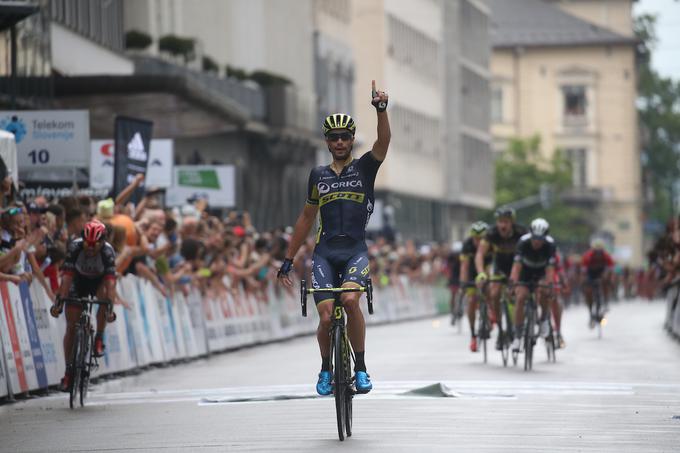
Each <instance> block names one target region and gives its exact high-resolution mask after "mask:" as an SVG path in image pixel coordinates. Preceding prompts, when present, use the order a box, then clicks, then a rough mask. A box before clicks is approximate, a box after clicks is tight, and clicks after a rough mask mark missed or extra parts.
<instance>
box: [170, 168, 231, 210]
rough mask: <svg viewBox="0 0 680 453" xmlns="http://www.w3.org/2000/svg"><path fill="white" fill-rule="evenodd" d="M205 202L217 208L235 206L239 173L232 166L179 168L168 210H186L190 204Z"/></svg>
mask: <svg viewBox="0 0 680 453" xmlns="http://www.w3.org/2000/svg"><path fill="white" fill-rule="evenodd" d="M193 198H205V199H207V200H208V204H209V205H210V206H212V207H216V208H232V207H234V206H236V169H235V168H234V166H233V165H177V166H176V167H175V178H174V181H173V185H172V187H170V188H169V189H168V192H167V196H166V203H167V205H168V206H183V205H185V204H186V203H187V200H189V199H193Z"/></svg>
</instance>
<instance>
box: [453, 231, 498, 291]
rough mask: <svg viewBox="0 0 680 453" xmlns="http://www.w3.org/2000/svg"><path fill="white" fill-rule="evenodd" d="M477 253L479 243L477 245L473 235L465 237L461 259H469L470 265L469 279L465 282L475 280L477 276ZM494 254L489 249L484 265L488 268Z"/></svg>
mask: <svg viewBox="0 0 680 453" xmlns="http://www.w3.org/2000/svg"><path fill="white" fill-rule="evenodd" d="M476 255H477V245H475V240H474V238H472V237H469V238H467V239H465V241H464V242H463V250H462V252H461V254H460V261H461V262H462V261H469V262H470V264H469V265H468V281H467V282H463V283H470V282H474V281H475V278H476V277H477V267H476V266H475V256H476ZM492 258H493V254H492V253H491V250H489V251H488V252H487V254H486V256H484V267H485V268H486V267H487V266H488V265H489V264H491V260H492Z"/></svg>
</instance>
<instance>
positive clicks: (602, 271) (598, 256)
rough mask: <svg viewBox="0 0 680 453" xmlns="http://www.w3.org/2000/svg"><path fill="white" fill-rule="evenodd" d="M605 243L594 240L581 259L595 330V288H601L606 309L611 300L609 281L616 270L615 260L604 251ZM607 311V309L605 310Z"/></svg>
mask: <svg viewBox="0 0 680 453" xmlns="http://www.w3.org/2000/svg"><path fill="white" fill-rule="evenodd" d="M604 246H605V244H604V241H603V240H602V239H594V240H593V241H592V243H591V246H590V249H588V250H587V251H586V253H584V254H583V257H582V258H581V266H583V270H584V272H585V278H586V280H587V281H586V284H585V285H583V294H584V295H585V298H586V304H587V305H588V313H589V317H590V318H589V319H590V321H589V325H590V328H591V329H594V328H595V326H596V325H597V320H596V319H595V316H594V315H593V312H592V306H593V288H594V287H595V286H596V285H599V286H600V291H601V292H602V293H601V294H602V298H603V304H604V306H605V307H606V305H607V301H608V300H609V297H608V296H609V284H608V282H609V280H610V279H611V278H612V271H613V268H614V260H613V259H612V257H611V255H610V254H609V253H607V251H606V250H605V249H604ZM605 310H606V308H605Z"/></svg>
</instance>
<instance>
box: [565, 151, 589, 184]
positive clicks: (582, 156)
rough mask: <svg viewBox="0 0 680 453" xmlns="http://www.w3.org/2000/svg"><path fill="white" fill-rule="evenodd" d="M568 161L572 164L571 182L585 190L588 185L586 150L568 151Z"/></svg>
mask: <svg viewBox="0 0 680 453" xmlns="http://www.w3.org/2000/svg"><path fill="white" fill-rule="evenodd" d="M566 155H567V159H569V161H570V162H571V172H572V173H571V181H572V184H573V186H574V187H577V188H584V187H586V186H587V185H588V171H587V170H588V168H587V155H586V150H585V149H584V148H576V149H567V150H566Z"/></svg>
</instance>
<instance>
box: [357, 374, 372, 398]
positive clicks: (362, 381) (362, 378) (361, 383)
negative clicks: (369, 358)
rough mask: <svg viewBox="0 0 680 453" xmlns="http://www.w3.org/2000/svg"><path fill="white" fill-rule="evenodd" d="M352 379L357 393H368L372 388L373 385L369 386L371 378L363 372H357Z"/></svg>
mask: <svg viewBox="0 0 680 453" xmlns="http://www.w3.org/2000/svg"><path fill="white" fill-rule="evenodd" d="M354 378H355V383H356V387H357V393H368V392H370V391H371V389H372V388H373V384H371V377H370V376H369V375H368V373H366V372H365V371H357V372H356V375H355V376H354Z"/></svg>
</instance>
